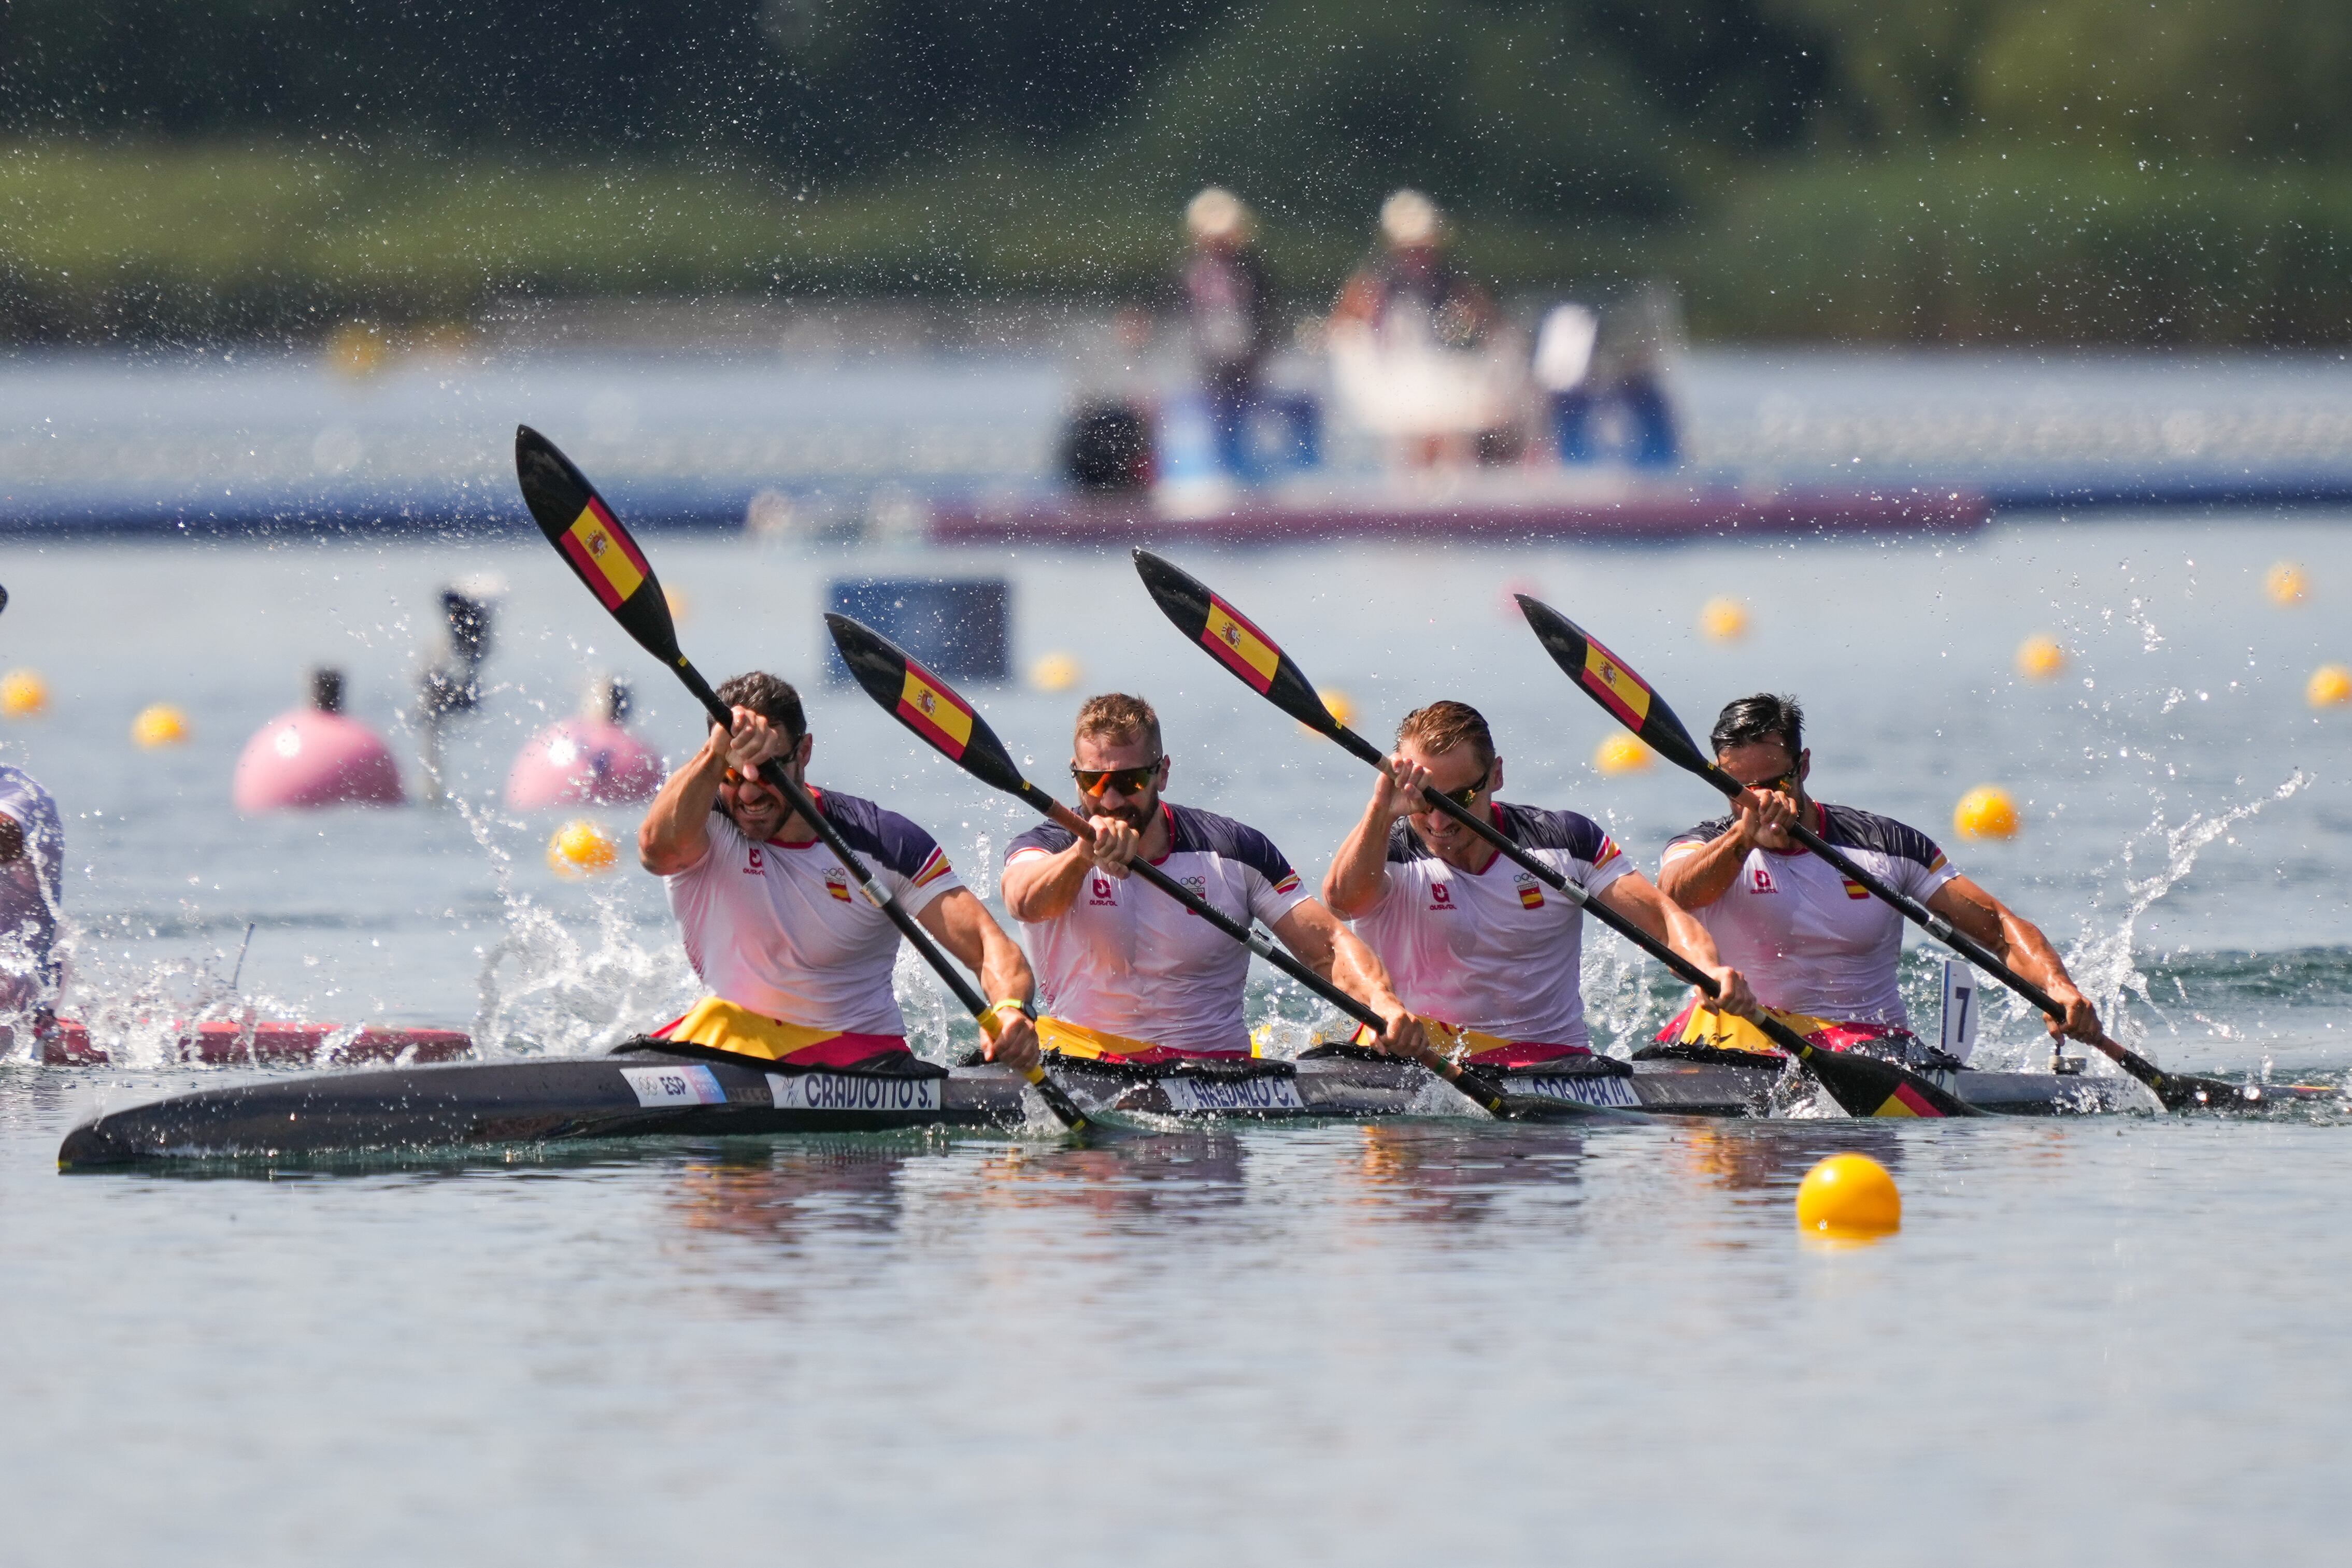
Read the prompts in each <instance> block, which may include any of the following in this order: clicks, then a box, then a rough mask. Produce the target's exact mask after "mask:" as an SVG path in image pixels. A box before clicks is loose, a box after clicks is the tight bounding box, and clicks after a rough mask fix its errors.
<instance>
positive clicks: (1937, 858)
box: [1822, 805, 1944, 870]
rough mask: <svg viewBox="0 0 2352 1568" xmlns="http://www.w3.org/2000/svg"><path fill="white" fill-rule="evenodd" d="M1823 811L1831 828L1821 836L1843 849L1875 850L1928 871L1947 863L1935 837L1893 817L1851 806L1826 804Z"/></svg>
mask: <svg viewBox="0 0 2352 1568" xmlns="http://www.w3.org/2000/svg"><path fill="white" fill-rule="evenodd" d="M1822 813H1823V814H1824V816H1826V817H1827V819H1828V823H1827V826H1828V827H1829V831H1828V832H1826V833H1824V834H1822V837H1824V838H1826V839H1828V840H1829V841H1830V842H1831V843H1832V844H1833V845H1836V846H1837V847H1839V848H1841V849H1874V850H1876V851H1877V852H1878V853H1879V854H1881V855H1893V856H1895V857H1897V858H1901V859H1905V860H1912V861H1916V862H1917V863H1918V864H1920V865H1922V866H1925V867H1927V868H1928V869H1929V870H1933V869H1935V868H1937V867H1938V866H1940V865H1942V864H1943V863H1944V852H1943V851H1942V850H1941V849H1938V848H1937V847H1936V841H1935V840H1934V839H1932V838H1930V837H1927V835H1926V834H1924V833H1922V832H1920V831H1919V830H1918V829H1917V828H1916V827H1913V826H1909V825H1907V824H1906V823H1901V822H1897V821H1895V819H1894V818H1893V817H1891V816H1879V815H1878V814H1877V813H1876V812H1874V811H1863V810H1861V809H1859V808H1857V807H1854V806H1851V805H1822Z"/></svg>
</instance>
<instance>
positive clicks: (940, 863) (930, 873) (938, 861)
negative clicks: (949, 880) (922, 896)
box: [914, 848, 954, 888]
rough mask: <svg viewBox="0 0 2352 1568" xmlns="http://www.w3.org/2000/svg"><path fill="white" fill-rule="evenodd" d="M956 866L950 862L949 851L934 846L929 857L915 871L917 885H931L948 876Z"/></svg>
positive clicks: (919, 886) (920, 886) (921, 886)
mask: <svg viewBox="0 0 2352 1568" xmlns="http://www.w3.org/2000/svg"><path fill="white" fill-rule="evenodd" d="M953 869H954V868H953V867H952V866H950V865H949V864H948V855H947V851H946V850H944V849H938V848H934V849H933V850H932V851H931V853H930V857H929V858H928V859H926V860H925V861H924V862H923V864H922V866H921V867H920V868H919V869H918V870H917V871H916V872H915V877H914V883H915V886H916V887H918V888H923V887H929V885H930V884H931V883H933V882H936V881H938V880H939V879H940V878H941V877H944V876H946V875H947V874H948V873H949V872H950V871H951V870H953Z"/></svg>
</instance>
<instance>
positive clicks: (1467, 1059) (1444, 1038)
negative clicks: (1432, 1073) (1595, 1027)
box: [1353, 1014, 1592, 1068]
mask: <svg viewBox="0 0 2352 1568" xmlns="http://www.w3.org/2000/svg"><path fill="white" fill-rule="evenodd" d="M1414 1016H1416V1017H1419V1016H1420V1015H1418V1014H1416V1015H1414ZM1421 1026H1422V1027H1423V1029H1425V1030H1427V1031H1428V1033H1429V1038H1430V1043H1431V1044H1432V1045H1433V1046H1435V1047H1437V1048H1438V1049H1439V1050H1441V1051H1444V1053H1445V1054H1446V1055H1447V1056H1449V1057H1452V1058H1454V1060H1455V1061H1457V1062H1464V1063H1466V1064H1468V1065H1470V1066H1472V1067H1482V1068H1524V1067H1534V1066H1536V1065H1538V1063H1542V1062H1556V1061H1559V1060H1560V1059H1561V1058H1565V1057H1589V1056H1591V1054H1592V1052H1591V1049H1590V1048H1589V1047H1584V1046H1555V1045H1548V1044H1546V1043H1544V1042H1543V1041H1540V1040H1507V1039H1505V1038H1503V1037H1501V1036H1500V1035H1489V1034H1486V1033H1483V1032H1481V1031H1480V1030H1477V1029H1465V1028H1464V1027H1463V1026H1461V1025H1459V1024H1448V1023H1445V1022H1444V1021H1442V1020H1440V1019H1436V1018H1421ZM1353 1038H1354V1041H1355V1043H1356V1044H1357V1045H1360V1046H1369V1045H1370V1044H1371V1043H1372V1042H1373V1041H1374V1040H1376V1039H1378V1038H1380V1036H1379V1035H1378V1034H1377V1033H1375V1032H1374V1031H1373V1030H1372V1029H1371V1028H1370V1026H1358V1028H1357V1030H1356V1033H1355V1035H1354V1037H1353Z"/></svg>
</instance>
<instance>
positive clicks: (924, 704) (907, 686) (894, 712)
mask: <svg viewBox="0 0 2352 1568" xmlns="http://www.w3.org/2000/svg"><path fill="white" fill-rule="evenodd" d="M824 624H825V625H826V626H830V627H831V628H832V629H833V641H834V646H835V647H838V648H840V649H841V657H842V660H843V662H845V663H846V664H847V665H848V666H849V672H850V673H851V674H852V675H854V676H856V678H857V684H858V685H860V686H862V687H864V688H865V689H866V695H867V696H868V697H871V698H872V699H874V700H875V702H876V703H877V705H879V706H880V707H881V709H882V710H883V711H884V712H886V713H887V714H889V715H890V716H891V717H892V718H894V719H896V720H898V722H900V723H901V724H904V725H905V726H906V727H907V728H908V729H909V730H912V731H914V732H915V733H916V734H917V735H919V736H920V737H921V738H922V739H923V740H924V741H925V742H928V743H929V746H930V747H931V749H932V750H933V751H935V752H940V754H941V755H942V756H944V757H946V758H947V759H948V760H949V761H950V762H951V763H955V764H956V765H957V766H958V767H960V768H961V769H963V771H964V772H966V773H970V774H971V776H972V777H974V778H976V779H978V780H979V781H980V782H981V783H982V784H987V785H988V786H989V787H990V788H992V789H1001V790H1003V792H1004V793H1005V794H1007V795H1013V796H1016V797H1017V798H1019V799H1020V800H1021V801H1022V802H1024V804H1026V805H1029V806H1030V807H1031V808H1032V809H1034V811H1036V812H1037V813H1038V814H1039V815H1041V816H1044V817H1045V818H1046V819H1047V820H1048V821H1050V822H1052V823H1054V824H1055V826H1058V827H1060V828H1062V829H1063V830H1064V831H1065V832H1067V833H1070V834H1072V835H1075V836H1076V837H1079V838H1083V839H1085V840H1086V841H1087V843H1089V844H1091V843H1093V842H1094V837H1095V830H1094V826H1093V825H1092V824H1091V823H1089V822H1087V820H1086V818H1084V817H1082V816H1079V815H1078V814H1077V813H1076V812H1074V811H1072V810H1071V809H1070V808H1069V807H1068V806H1066V805H1063V804H1062V803H1061V802H1060V801H1057V800H1055V798H1054V797H1053V796H1052V795H1047V794H1046V793H1045V791H1044V790H1042V789H1039V788H1038V787H1037V786H1036V785H1035V784H1031V783H1030V782H1029V781H1028V780H1027V779H1025V778H1024V777H1022V775H1021V770H1020V768H1019V767H1018V766H1016V765H1015V764H1014V763H1013V756H1012V753H1011V752H1007V751H1006V750H1005V749H1004V742H1002V741H1000V740H998V739H997V738H996V731H993V730H992V729H990V728H989V727H988V721H986V720H985V719H982V717H981V716H980V715H979V714H978V713H976V712H974V711H973V710H972V707H971V703H969V702H966V701H965V700H963V699H962V698H961V697H960V696H958V695H957V694H956V691H955V689H954V688H952V687H950V685H949V684H948V683H947V682H946V681H944V680H942V679H940V678H939V677H938V676H936V675H934V674H932V673H931V672H930V671H929V670H928V669H925V668H923V667H922V666H921V665H919V664H918V663H916V662H915V660H914V659H913V658H910V657H908V654H907V652H906V650H905V649H903V648H901V647H898V644H896V643H894V642H892V641H891V640H890V639H889V638H888V637H884V636H883V635H882V634H881V633H880V632H877V631H876V630H875V629H874V628H873V627H871V626H866V625H864V624H863V623H861V622H858V621H854V620H852V619H850V618H849V617H848V616H841V615H828V616H825V617H824ZM1128 869H1129V870H1130V871H1132V872H1134V873H1135V875H1136V876H1138V877H1139V878H1141V879H1143V880H1144V881H1146V882H1148V883H1150V885H1151V886H1152V887H1154V888H1157V889H1160V891H1161V892H1163V893H1165V894H1167V895H1168V896H1169V897H1170V898H1171V899H1173V900H1176V901H1177V902H1178V903H1180V904H1181V905H1183V906H1184V908H1185V909H1187V910H1190V911H1192V913H1193V914H1195V915H1197V916H1199V917H1200V918H1201V919H1202V920H1204V921H1208V922H1209V923H1210V924H1211V925H1213V926H1214V927H1216V929H1217V930H1219V931H1223V933H1224V934H1225V935H1227V936H1229V937H1231V938H1233V939H1234V941H1235V942H1240V943H1241V944H1242V945H1243V946H1244V947H1246V948H1248V949H1249V950H1250V951H1251V952H1255V953H1256V954H1257V955H1258V956H1259V957H1260V958H1263V959H1265V961H1266V962H1267V963H1271V964H1273V965H1274V966H1275V967H1276V969H1279V970H1281V971H1282V972H1283V973H1285V974H1287V975H1289V976H1290V977H1291V978H1292V979H1293V980H1296V981H1297V982H1298V984H1301V985H1304V986H1305V987H1307V990H1309V991H1311V992H1313V993H1314V994H1316V995H1318V996H1319V997H1321V998H1322V999H1323V1000H1324V1001H1326V1002H1328V1003H1329V1004H1330V1005H1332V1006H1334V1007H1337V1008H1338V1009H1339V1011H1340V1012H1342V1013H1345V1014H1346V1015H1347V1016H1349V1017H1350V1018H1353V1019H1355V1020H1356V1022H1358V1023H1359V1024H1361V1025H1363V1026H1365V1027H1367V1028H1369V1029H1371V1030H1372V1031H1373V1032H1374V1033H1379V1032H1381V1031H1382V1030H1385V1029H1386V1028H1387V1027H1388V1022H1387V1020H1386V1019H1384V1018H1382V1017H1381V1016H1380V1015H1379V1014H1377V1013H1375V1012H1373V1011H1372V1010H1371V1009H1370V1007H1367V1006H1365V1005H1363V1004H1362V1003H1361V1002H1359V1001H1357V1000H1356V999H1355V998H1354V997H1353V996H1350V995H1349V994H1347V993H1346V992H1344V991H1342V990H1340V989H1339V987H1338V986H1336V985H1334V984H1331V983H1330V982H1329V981H1328V980H1326V979H1324V978H1323V977H1322V976H1321V975H1319V974H1318V973H1315V971H1314V970H1312V969H1310V968H1308V967H1307V965H1306V964H1304V963H1300V962H1299V961H1298V960H1297V958H1295V957H1293V956H1292V955H1291V954H1290V952H1288V951H1287V950H1286V949H1285V948H1283V947H1282V946H1281V945H1280V944H1279V943H1278V942H1276V941H1275V940H1274V938H1272V937H1271V936H1268V935H1267V934H1265V932H1264V931H1259V930H1258V929H1257V928H1256V926H1255V925H1253V924H1249V923H1247V922H1244V921H1236V920H1234V918H1233V917H1232V916H1230V915H1228V914H1226V913H1225V912H1224V910H1221V909H1219V908H1217V907H1216V906H1215V905H1214V904H1212V903H1210V902H1208V901H1207V900H1204V899H1202V898H1201V897H1200V896H1199V895H1198V894H1196V893H1194V892H1193V891H1192V889H1190V888H1187V887H1186V886H1184V884H1183V883H1181V882H1180V881H1178V880H1177V879H1175V878H1173V877H1171V876H1170V875H1169V874H1168V873H1167V872H1165V871H1162V870H1161V869H1160V868H1159V867H1157V866H1154V865H1153V864H1151V862H1150V861H1149V860H1131V861H1129V863H1128ZM1432 1065H1433V1066H1434V1067H1435V1068H1436V1070H1437V1071H1438V1072H1439V1073H1441V1074H1442V1075H1444V1078H1445V1080H1446V1081H1447V1082H1449V1083H1451V1084H1453V1085H1454V1088H1456V1089H1460V1090H1461V1091H1462V1092H1463V1093H1464V1094H1465V1095H1467V1096H1469V1097H1470V1098H1471V1099H1472V1100H1475V1101H1477V1102H1478V1103H1479V1104H1480V1105H1483V1106H1485V1107H1486V1109H1487V1110H1489V1111H1491V1112H1493V1113H1494V1114H1495V1115H1496V1116H1512V1117H1536V1116H1547V1117H1565V1116H1579V1117H1581V1116H1619V1115H1622V1114H1623V1113H1622V1112H1620V1111H1614V1110H1604V1109H1602V1108H1601V1107H1598V1106H1591V1105H1586V1104H1585V1103H1583V1102H1582V1101H1581V1100H1554V1099H1551V1098H1550V1097H1549V1096H1538V1095H1524V1094H1511V1093H1508V1092H1507V1091H1505V1090H1504V1089H1503V1088H1502V1087H1501V1086H1500V1085H1498V1084H1496V1082H1494V1080H1492V1079H1489V1078H1487V1077H1486V1075H1485V1074H1484V1073H1481V1072H1478V1071H1476V1070H1475V1069H1474V1068H1465V1067H1463V1066H1462V1065H1461V1064H1459V1063H1457V1062H1453V1061H1449V1060H1447V1059H1445V1058H1444V1057H1443V1056H1440V1057H1438V1058H1437V1059H1436V1061H1435V1063H1433V1064H1432Z"/></svg>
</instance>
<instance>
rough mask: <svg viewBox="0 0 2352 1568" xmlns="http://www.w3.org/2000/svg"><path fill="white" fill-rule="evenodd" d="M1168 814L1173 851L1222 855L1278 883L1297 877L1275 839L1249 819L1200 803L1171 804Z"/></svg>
mask: <svg viewBox="0 0 2352 1568" xmlns="http://www.w3.org/2000/svg"><path fill="white" fill-rule="evenodd" d="M1168 814H1169V816H1170V818H1171V824H1172V826H1173V829H1174V831H1173V832H1172V833H1171V838H1172V840H1173V842H1172V843H1171V844H1170V846H1169V848H1170V851H1171V853H1177V854H1181V853H1184V852H1186V851H1191V852H1193V853H1205V854H1210V855H1215V856H1218V857H1220V858H1223V859H1227V860H1233V861H1236V862H1238V863H1239V864H1241V865H1244V866H1247V867H1249V868H1251V869H1252V870H1254V871H1255V872H1256V873H1257V874H1258V875H1259V876H1261V877H1264V878H1265V879H1266V880H1267V881H1268V882H1271V883H1275V884H1276V885H1277V886H1278V885H1279V884H1280V883H1281V882H1282V880H1283V879H1285V878H1286V877H1297V875H1298V873H1297V871H1295V870H1293V869H1292V868H1291V865H1290V862H1289V861H1288V860H1287V859H1286V858H1284V856H1283V853H1282V851H1281V850H1279V849H1276V847H1274V840H1273V839H1271V838H1268V837H1266V836H1265V834H1263V833H1260V832H1259V831H1258V830H1257V829H1256V828H1255V827H1252V826H1248V825H1247V824H1245V823H1240V822H1235V821H1234V819H1233V818H1232V817H1230V816H1218V815H1217V814H1216V813H1215V812H1213V811H1202V810H1201V809H1200V808H1199V807H1197V806H1190V805H1176V804H1175V803H1174V802H1172V801H1171V802H1170V803H1169V805H1168Z"/></svg>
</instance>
